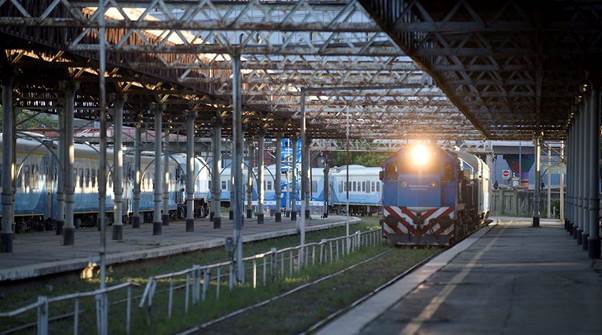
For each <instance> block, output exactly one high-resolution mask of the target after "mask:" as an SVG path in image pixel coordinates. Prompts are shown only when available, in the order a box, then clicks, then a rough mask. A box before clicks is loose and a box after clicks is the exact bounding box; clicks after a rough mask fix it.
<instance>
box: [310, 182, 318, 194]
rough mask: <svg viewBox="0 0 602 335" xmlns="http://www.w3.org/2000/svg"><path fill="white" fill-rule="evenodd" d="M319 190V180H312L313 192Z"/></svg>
mask: <svg viewBox="0 0 602 335" xmlns="http://www.w3.org/2000/svg"><path fill="white" fill-rule="evenodd" d="M317 190H318V181H317V180H312V181H311V190H310V191H311V192H312V193H313V192H316V191H317Z"/></svg>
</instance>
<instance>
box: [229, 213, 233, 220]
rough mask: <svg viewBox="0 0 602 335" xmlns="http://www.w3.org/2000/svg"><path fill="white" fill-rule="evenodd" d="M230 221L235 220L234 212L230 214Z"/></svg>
mask: <svg viewBox="0 0 602 335" xmlns="http://www.w3.org/2000/svg"><path fill="white" fill-rule="evenodd" d="M228 219H230V220H234V212H233V211H230V212H228Z"/></svg>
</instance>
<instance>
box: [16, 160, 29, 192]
mask: <svg viewBox="0 0 602 335" xmlns="http://www.w3.org/2000/svg"><path fill="white" fill-rule="evenodd" d="M22 169H23V171H22V172H21V173H20V174H19V179H20V180H17V185H18V187H19V186H20V187H21V188H25V187H27V185H28V184H29V165H24V166H23V168H22Z"/></svg>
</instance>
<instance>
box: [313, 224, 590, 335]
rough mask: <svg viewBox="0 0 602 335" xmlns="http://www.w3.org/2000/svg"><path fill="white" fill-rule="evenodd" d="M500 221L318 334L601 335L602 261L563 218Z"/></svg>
mask: <svg viewBox="0 0 602 335" xmlns="http://www.w3.org/2000/svg"><path fill="white" fill-rule="evenodd" d="M497 222H498V224H497V225H496V226H494V227H493V228H491V230H489V231H487V232H483V233H481V235H482V236H478V235H477V236H476V237H473V238H472V241H468V240H467V241H465V242H466V243H464V242H463V243H464V245H463V246H461V245H460V244H459V245H457V246H456V247H459V248H457V249H456V250H454V248H452V249H450V250H448V251H446V252H445V253H443V254H442V255H440V256H438V257H436V258H435V259H433V260H432V261H431V262H429V263H428V264H426V265H424V266H422V267H421V268H420V269H418V270H417V271H415V272H414V273H412V275H410V276H407V277H405V278H404V279H403V280H401V281H398V282H397V283H395V284H394V285H392V286H390V287H389V288H387V289H386V290H384V291H382V292H381V293H379V294H377V295H375V296H374V297H372V298H371V299H369V300H368V301H366V302H365V303H364V304H362V305H360V306H358V307H357V308H354V309H353V310H351V311H349V312H348V313H346V314H345V315H343V316H341V317H340V318H339V319H337V320H334V321H333V322H332V323H331V324H329V325H327V327H325V328H324V329H322V331H321V332H320V333H322V334H326V333H328V334H358V333H361V334H602V317H600V311H602V275H601V273H600V269H599V267H600V264H599V263H595V262H594V263H592V261H591V260H590V259H589V258H588V256H587V253H586V252H584V251H583V250H582V249H581V247H577V245H576V243H575V240H573V239H572V238H570V237H568V235H567V234H566V232H565V231H564V229H563V226H562V225H561V224H560V222H558V221H551V220H542V227H541V228H531V227H530V224H531V220H530V219H516V218H514V219H511V218H498V220H497ZM458 249H463V250H460V251H459V250H458ZM437 267H438V268H439V269H437ZM596 268H598V270H597V271H596V270H595V269H596ZM435 269H436V270H435ZM433 270H435V271H433ZM383 306H388V307H384V308H383ZM379 308H380V309H379ZM352 320H359V321H358V322H353V321H352ZM350 324H352V325H351V326H349V325H350Z"/></svg>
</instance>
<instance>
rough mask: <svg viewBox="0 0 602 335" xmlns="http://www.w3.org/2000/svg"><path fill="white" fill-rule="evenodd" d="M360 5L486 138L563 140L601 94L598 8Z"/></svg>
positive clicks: (415, 0)
mask: <svg viewBox="0 0 602 335" xmlns="http://www.w3.org/2000/svg"><path fill="white" fill-rule="evenodd" d="M360 2H361V3H362V5H364V6H365V9H366V10H367V11H368V12H369V13H370V15H371V17H372V18H374V19H375V21H376V22H378V23H379V26H380V27H382V28H383V29H384V30H385V31H386V32H387V33H388V34H389V36H390V37H391V38H393V40H394V41H395V42H396V44H397V45H399V46H400V47H401V48H402V50H403V51H404V52H405V53H406V55H408V56H409V57H411V58H412V59H413V60H414V61H415V62H416V63H417V64H420V66H421V68H423V69H425V70H426V71H427V72H428V73H429V74H430V75H432V77H433V78H434V80H435V82H437V84H438V86H439V87H440V88H441V89H442V90H443V91H444V92H445V94H446V95H447V96H448V97H449V98H450V99H451V100H452V101H453V102H454V104H455V105H456V106H457V107H459V108H460V110H461V111H462V112H463V113H464V115H466V116H467V117H468V118H469V119H470V120H471V121H472V123H473V124H474V125H475V127H476V128H477V129H479V130H480V131H481V132H482V134H483V135H484V136H486V137H487V138H489V139H530V138H531V139H532V138H534V137H535V136H542V137H543V138H548V139H562V138H564V137H565V135H566V129H567V127H568V125H569V123H570V122H571V121H572V118H573V115H574V113H575V112H576V109H577V108H578V104H579V102H581V101H582V99H583V97H582V95H583V94H584V92H586V91H587V90H588V89H589V87H591V85H592V84H593V83H595V84H597V85H600V79H601V76H602V73H601V69H602V1H599V0H598V1H596V0H575V1H561V0H524V1H508V0H502V1H476V0H412V1H407V0H406V1H404V0H361V1H360ZM588 86H589V87H588Z"/></svg>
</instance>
